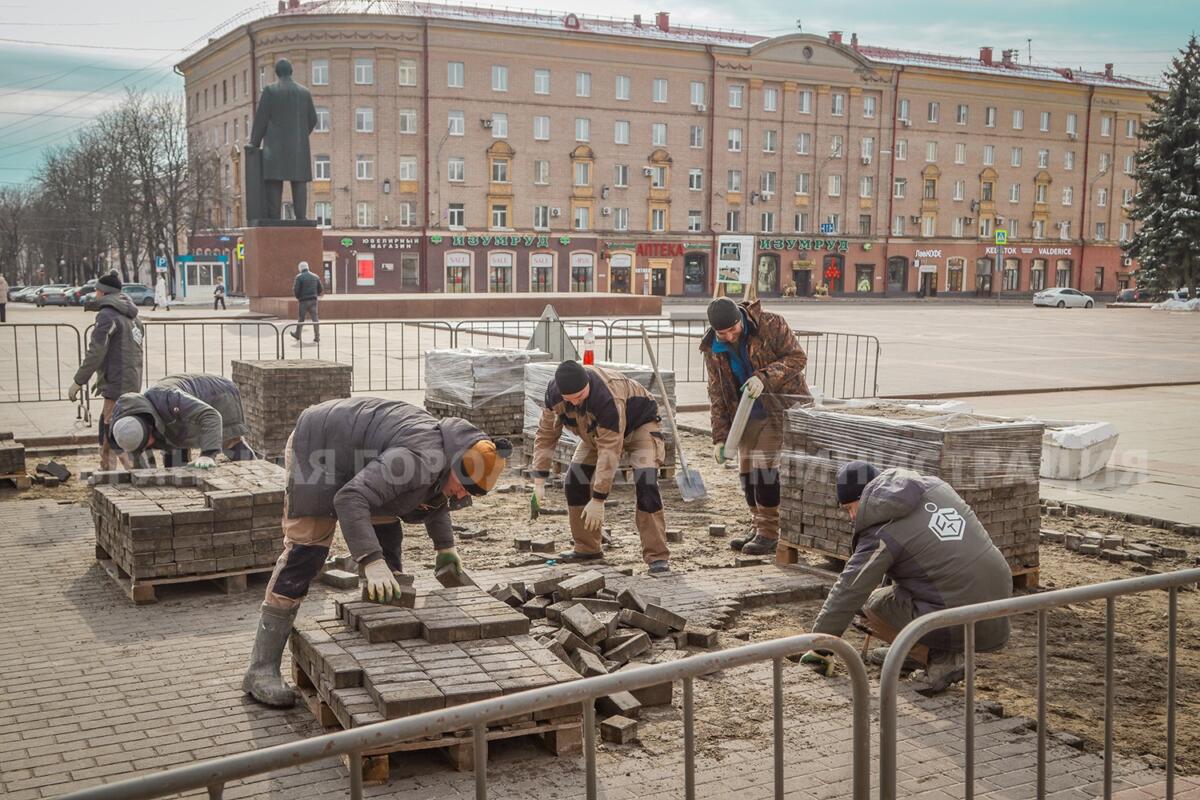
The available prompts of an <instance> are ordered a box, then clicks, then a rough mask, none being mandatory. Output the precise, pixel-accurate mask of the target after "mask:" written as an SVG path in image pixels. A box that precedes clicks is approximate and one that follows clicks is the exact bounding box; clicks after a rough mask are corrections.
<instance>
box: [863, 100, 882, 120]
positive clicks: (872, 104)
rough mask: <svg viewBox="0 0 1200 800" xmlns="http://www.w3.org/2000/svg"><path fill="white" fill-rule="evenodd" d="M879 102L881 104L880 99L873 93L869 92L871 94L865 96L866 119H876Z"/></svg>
mask: <svg viewBox="0 0 1200 800" xmlns="http://www.w3.org/2000/svg"><path fill="white" fill-rule="evenodd" d="M878 104H879V101H878V99H877V98H876V97H875V95H873V94H869V95H866V96H865V97H863V118H864V119H875V109H876V107H877V106H878Z"/></svg>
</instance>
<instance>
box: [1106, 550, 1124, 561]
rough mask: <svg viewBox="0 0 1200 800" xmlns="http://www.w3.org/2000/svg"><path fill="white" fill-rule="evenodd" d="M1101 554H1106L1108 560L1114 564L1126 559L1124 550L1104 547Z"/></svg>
mask: <svg viewBox="0 0 1200 800" xmlns="http://www.w3.org/2000/svg"><path fill="white" fill-rule="evenodd" d="M1100 555H1102V556H1104V558H1105V560H1106V561H1111V562H1113V563H1114V564H1119V563H1121V562H1122V561H1124V560H1125V551H1124V550H1110V549H1102V550H1101V551H1100Z"/></svg>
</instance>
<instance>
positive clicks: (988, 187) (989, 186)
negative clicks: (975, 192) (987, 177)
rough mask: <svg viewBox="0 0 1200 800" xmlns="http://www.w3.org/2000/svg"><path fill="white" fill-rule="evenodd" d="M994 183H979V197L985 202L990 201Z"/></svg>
mask: <svg viewBox="0 0 1200 800" xmlns="http://www.w3.org/2000/svg"><path fill="white" fill-rule="evenodd" d="M994 187H995V184H994V183H992V182H991V181H984V182H983V183H981V184H980V185H979V199H980V200H981V201H983V202H985V203H990V202H992V190H993V189H994Z"/></svg>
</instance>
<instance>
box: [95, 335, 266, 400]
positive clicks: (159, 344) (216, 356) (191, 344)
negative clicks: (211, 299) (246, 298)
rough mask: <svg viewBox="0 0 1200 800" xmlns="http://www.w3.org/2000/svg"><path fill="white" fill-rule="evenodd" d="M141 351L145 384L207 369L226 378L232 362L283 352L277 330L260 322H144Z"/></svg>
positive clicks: (263, 357)
mask: <svg viewBox="0 0 1200 800" xmlns="http://www.w3.org/2000/svg"><path fill="white" fill-rule="evenodd" d="M88 332H89V333H90V332H91V328H89V329H88ZM151 342H154V345H155V346H154V348H153V349H152V348H151V347H150V343H151ZM143 353H144V364H145V370H144V371H143V374H142V382H143V383H144V384H145V385H147V386H149V385H150V384H152V383H154V382H155V381H157V380H160V379H162V378H165V377H167V376H168V375H178V374H179V373H181V372H208V373H211V374H214V375H224V376H225V377H227V378H228V377H229V376H230V375H232V367H231V366H230V364H231V362H233V361H243V360H256V361H257V360H263V359H277V358H281V357H282V355H283V354H282V351H281V350H280V347H279V332H278V330H277V329H276V327H275V326H274V325H272V324H271V323H269V322H261V321H246V322H241V321H230V322H225V321H221V322H147V323H146V344H145V345H144V346H143Z"/></svg>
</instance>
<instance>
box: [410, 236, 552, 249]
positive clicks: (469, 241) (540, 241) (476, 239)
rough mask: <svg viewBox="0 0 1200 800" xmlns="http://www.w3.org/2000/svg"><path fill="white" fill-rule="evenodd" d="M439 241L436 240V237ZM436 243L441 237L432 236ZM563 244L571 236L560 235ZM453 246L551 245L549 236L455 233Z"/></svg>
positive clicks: (452, 239) (438, 242) (439, 242)
mask: <svg viewBox="0 0 1200 800" xmlns="http://www.w3.org/2000/svg"><path fill="white" fill-rule="evenodd" d="M435 238H436V239H437V241H434V239H435ZM430 241H431V242H433V243H434V244H441V237H440V236H439V237H430ZM559 242H560V243H561V244H570V243H571V237H569V236H560V237H559ZM450 246H451V247H549V246H550V237H549V236H486V235H485V236H476V235H473V234H472V235H467V234H455V235H454V236H451V237H450Z"/></svg>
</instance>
